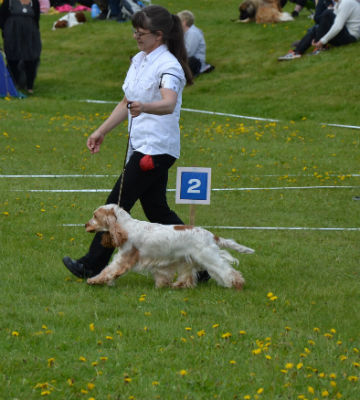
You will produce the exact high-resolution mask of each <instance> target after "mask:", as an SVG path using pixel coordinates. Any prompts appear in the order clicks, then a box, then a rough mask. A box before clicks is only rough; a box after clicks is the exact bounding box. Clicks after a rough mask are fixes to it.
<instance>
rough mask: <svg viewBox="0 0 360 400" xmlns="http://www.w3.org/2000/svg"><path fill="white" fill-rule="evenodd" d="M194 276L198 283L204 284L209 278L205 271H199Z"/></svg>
mask: <svg viewBox="0 0 360 400" xmlns="http://www.w3.org/2000/svg"><path fill="white" fill-rule="evenodd" d="M196 276H197V281H198V283H205V282H207V281H208V280H209V279H210V278H211V276H210V275H209V273H208V272H207V271H199V272H198V273H197V275H196Z"/></svg>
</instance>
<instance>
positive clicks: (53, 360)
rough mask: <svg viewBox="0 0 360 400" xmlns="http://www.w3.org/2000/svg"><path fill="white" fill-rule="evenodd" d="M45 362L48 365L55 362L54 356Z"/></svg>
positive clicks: (50, 365)
mask: <svg viewBox="0 0 360 400" xmlns="http://www.w3.org/2000/svg"><path fill="white" fill-rule="evenodd" d="M47 362H48V367H52V366H53V365H54V364H55V358H54V357H51V358H48V360H47Z"/></svg>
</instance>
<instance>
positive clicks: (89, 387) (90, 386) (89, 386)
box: [87, 382, 95, 390]
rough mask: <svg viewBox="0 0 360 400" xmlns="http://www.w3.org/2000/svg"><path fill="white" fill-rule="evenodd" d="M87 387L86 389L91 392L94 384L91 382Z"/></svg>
mask: <svg viewBox="0 0 360 400" xmlns="http://www.w3.org/2000/svg"><path fill="white" fill-rule="evenodd" d="M87 387H88V389H89V390H93V389H94V387H95V384H93V383H92V382H89V383H88V384H87Z"/></svg>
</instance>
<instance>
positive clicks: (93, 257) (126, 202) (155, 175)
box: [78, 152, 184, 273]
mask: <svg viewBox="0 0 360 400" xmlns="http://www.w3.org/2000/svg"><path fill="white" fill-rule="evenodd" d="M143 156H144V154H142V153H140V152H134V153H133V154H132V156H131V157H130V159H129V161H128V162H127V164H126V167H125V172H124V173H123V174H122V175H121V176H120V177H119V179H118V180H117V182H116V183H115V186H114V188H113V189H112V191H111V193H110V195H109V197H108V198H107V200H106V204H118V200H119V190H120V185H121V180H122V179H124V183H123V187H122V194H121V199H120V206H121V207H122V208H123V209H124V210H125V211H127V212H130V210H131V209H132V207H133V206H134V204H135V203H136V201H137V200H140V202H141V205H142V208H143V210H144V212H145V215H146V217H147V218H148V220H149V221H150V222H157V223H160V224H164V225H183V224H184V223H183V221H182V220H181V219H180V218H179V217H178V216H177V215H176V214H175V212H174V211H172V210H171V209H170V208H169V206H168V203H167V199H166V186H167V182H168V170H169V168H170V167H171V166H172V165H173V164H174V162H175V161H176V159H175V158H174V157H172V156H170V155H168V154H161V155H156V156H153V160H154V165H155V168H154V169H152V170H149V171H142V170H141V168H140V165H139V163H140V160H141V158H142V157H143ZM101 237H102V233H97V234H95V237H94V239H93V241H92V243H91V245H90V248H89V251H88V253H87V254H86V255H85V256H84V257H82V258H80V259H79V260H78V261H79V262H81V263H82V264H84V266H85V268H86V269H87V270H91V271H93V272H94V273H99V272H100V271H101V270H103V269H104V267H106V265H107V264H108V263H109V260H110V258H111V255H112V253H113V249H109V248H105V247H103V246H102V245H101Z"/></svg>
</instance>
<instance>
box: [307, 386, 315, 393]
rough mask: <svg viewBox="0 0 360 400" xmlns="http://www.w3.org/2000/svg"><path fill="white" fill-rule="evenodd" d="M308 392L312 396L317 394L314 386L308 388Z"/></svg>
mask: <svg viewBox="0 0 360 400" xmlns="http://www.w3.org/2000/svg"><path fill="white" fill-rule="evenodd" d="M308 392H309V393H310V394H314V393H315V390H314V388H313V387H312V386H308Z"/></svg>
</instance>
